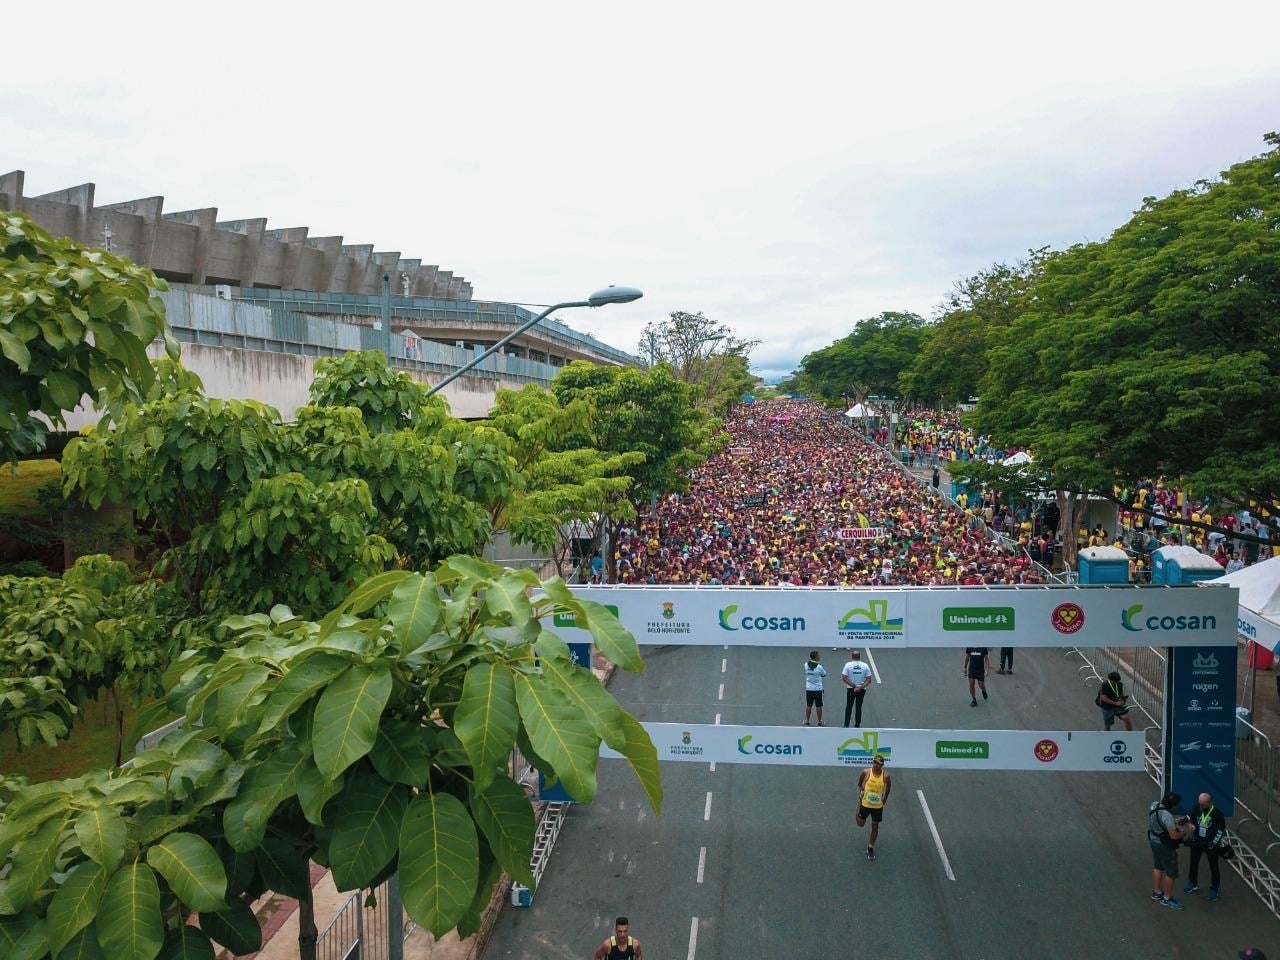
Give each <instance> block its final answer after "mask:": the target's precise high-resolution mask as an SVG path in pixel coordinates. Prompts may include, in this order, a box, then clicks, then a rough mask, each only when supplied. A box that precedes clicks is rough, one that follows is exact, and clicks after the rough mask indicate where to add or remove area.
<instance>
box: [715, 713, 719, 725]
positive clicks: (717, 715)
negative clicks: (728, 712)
mask: <svg viewBox="0 0 1280 960" xmlns="http://www.w3.org/2000/svg"><path fill="white" fill-rule="evenodd" d="M716 726H717V727H718V726H720V714H718V713H717V714H716Z"/></svg>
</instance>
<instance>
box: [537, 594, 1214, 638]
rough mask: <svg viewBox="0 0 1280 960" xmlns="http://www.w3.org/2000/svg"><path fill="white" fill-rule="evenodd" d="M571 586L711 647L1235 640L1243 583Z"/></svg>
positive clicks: (642, 627)
mask: <svg viewBox="0 0 1280 960" xmlns="http://www.w3.org/2000/svg"><path fill="white" fill-rule="evenodd" d="M571 589H572V590H573V592H574V595H575V596H577V597H579V598H581V599H584V600H594V601H597V602H598V603H602V604H604V605H605V606H607V607H609V608H610V609H611V610H613V611H614V612H615V613H616V615H617V617H618V619H619V620H620V621H621V622H622V625H623V626H624V627H626V628H627V629H628V630H630V631H631V633H632V634H633V635H634V636H635V638H636V641H637V642H639V643H641V644H690V645H706V646H711V645H715V644H727V645H729V646H764V647H776V646H792V647H823V646H826V647H969V646H987V647H1005V646H1019V647H1069V646H1088V647H1103V646H1112V647H1116V646H1121V647H1139V646H1141V647H1146V646H1152V647H1186V646H1196V647H1206V646H1208V647H1212V646H1232V645H1234V644H1235V642H1236V614H1237V607H1238V604H1239V591H1238V590H1236V589H1235V588H1232V587H1214V588H1205V587H1197V586H1187V587H1166V586H1144V587H1123V586H1116V587H1113V586H1097V587H1093V586H1085V587H994V588H985V587H903V588H897V589H884V590H875V589H869V588H860V589H849V588H844V589H841V588H826V587H808V588H805V587H798V588H793V589H787V588H781V587H670V586H668V587H640V586H634V587H633V586H625V587H624V586H574V587H572V588H571ZM553 626H554V628H555V629H556V630H557V631H560V630H565V631H573V630H574V629H575V624H574V622H573V618H572V617H571V616H568V615H560V614H557V615H555V616H554V617H553ZM565 639H567V640H568V639H576V637H574V636H571V635H570V634H569V633H566V634H565Z"/></svg>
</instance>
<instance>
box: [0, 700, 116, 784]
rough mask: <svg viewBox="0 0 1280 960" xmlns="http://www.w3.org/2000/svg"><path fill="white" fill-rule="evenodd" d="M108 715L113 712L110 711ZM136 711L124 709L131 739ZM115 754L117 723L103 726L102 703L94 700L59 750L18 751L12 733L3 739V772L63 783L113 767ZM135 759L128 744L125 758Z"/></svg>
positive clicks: (0, 764) (41, 746) (83, 709)
mask: <svg viewBox="0 0 1280 960" xmlns="http://www.w3.org/2000/svg"><path fill="white" fill-rule="evenodd" d="M108 713H110V709H109V708H108ZM136 715H137V711H136V710H134V709H133V708H132V707H126V708H125V714H124V733H125V737H126V738H128V737H129V735H130V733H131V732H132V731H133V721H134V717H135V716H136ZM115 754H116V735H115V723H114V719H113V718H110V717H109V718H108V720H107V722H106V723H103V722H102V702H101V701H99V700H91V701H89V702H88V703H85V704H83V705H82V706H81V707H80V712H79V713H78V714H76V722H75V724H74V725H73V726H72V727H71V737H70V739H67V740H64V741H62V742H61V743H59V744H58V745H57V746H56V747H47V746H45V745H44V744H42V743H40V744H35V745H34V746H30V747H27V748H26V749H24V750H22V751H21V752H19V751H18V748H17V743H16V741H15V738H14V736H13V732H12V731H6V732H5V733H4V734H3V735H2V736H0V771H3V772H4V773H5V774H7V775H8V776H14V777H28V778H30V780H31V782H32V783H36V782H38V781H41V780H63V779H66V778H67V777H78V776H80V775H81V774H82V773H87V772H88V771H90V770H97V769H102V768H104V767H109V766H111V764H112V762H113V761H114V760H115ZM132 755H133V744H132V743H130V742H127V740H126V744H125V748H124V756H125V758H126V759H127V758H128V757H130V756H132Z"/></svg>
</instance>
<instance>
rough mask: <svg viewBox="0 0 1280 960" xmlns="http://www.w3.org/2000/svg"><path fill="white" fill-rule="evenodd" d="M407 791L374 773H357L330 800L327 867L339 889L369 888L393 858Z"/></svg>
mask: <svg viewBox="0 0 1280 960" xmlns="http://www.w3.org/2000/svg"><path fill="white" fill-rule="evenodd" d="M408 806H409V788H408V787H406V786H404V785H403V784H399V783H388V782H387V781H386V780H383V779H382V778H381V777H379V776H377V775H376V774H371V773H364V772H358V773H356V774H355V775H354V776H353V777H352V778H351V780H350V782H349V783H348V784H347V789H346V790H344V791H343V793H342V796H340V797H338V798H337V799H336V800H334V801H333V805H332V807H331V808H330V809H331V812H332V816H333V834H332V836H331V837H330V839H329V865H330V868H331V869H332V870H333V882H334V884H335V885H336V886H337V888H338V889H339V890H355V889H357V888H359V887H368V886H372V883H373V879H374V877H376V876H377V875H378V873H379V872H381V870H382V868H383V867H385V866H386V865H387V864H388V863H390V862H391V859H392V858H393V857H394V856H395V855H396V846H397V844H398V843H399V842H400V823H401V821H402V820H403V819H404V812H405V810H406V808H407V807H408Z"/></svg>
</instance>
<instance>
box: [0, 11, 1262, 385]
mask: <svg viewBox="0 0 1280 960" xmlns="http://www.w3.org/2000/svg"><path fill="white" fill-rule="evenodd" d="M394 6H395V5H393V4H378V5H374V6H372V7H362V6H360V5H349V4H315V3H308V4H277V3H271V2H259V3H256V4H239V3H219V4H217V5H214V6H207V5H200V6H194V5H184V4H173V3H165V4H142V3H128V4H116V5H103V4H101V3H94V4H92V5H90V4H78V3H71V4H64V5H62V6H60V7H59V8H58V11H57V13H56V17H55V18H54V19H49V15H48V13H47V12H41V13H39V15H38V16H37V13H36V10H35V8H34V7H31V6H30V5H26V6H24V7H22V8H21V11H9V12H8V13H7V14H6V16H5V21H6V24H7V26H8V27H9V28H10V34H9V36H10V39H9V41H7V42H6V43H5V55H4V59H5V67H4V71H3V81H0V172H2V171H3V170H11V169H22V170H25V171H26V174H27V178H26V193H27V194H29V195H35V194H38V193H42V192H47V191H52V190H56V189H59V188H62V187H67V186H71V185H74V184H77V183H82V182H85V181H93V182H94V183H96V184H97V202H98V203H111V202H115V201H120V200H127V199H132V198H136V197H144V196H152V195H156V194H161V195H163V196H164V197H165V209H166V210H169V211H174V210H184V209H190V208H194V207H204V206H216V207H218V208H219V217H220V219H240V218H245V217H256V216H265V217H267V218H268V227H288V226H301V225H307V226H310V227H311V234H312V236H325V235H331V234H341V235H343V236H344V237H345V238H346V242H347V243H373V244H374V245H375V246H376V248H377V249H379V250H400V251H402V255H403V256H405V257H417V258H422V259H423V260H424V262H427V263H438V264H439V265H440V266H441V267H442V268H444V269H448V270H452V271H454V273H455V274H461V275H463V276H465V277H466V278H467V279H468V280H470V281H471V283H472V285H473V286H474V289H475V296H476V298H477V299H484V300H507V301H515V302H521V303H531V304H545V303H553V302H555V301H557V300H565V299H577V298H580V297H584V296H585V295H586V294H588V293H589V292H591V291H592V290H594V289H596V288H598V287H601V286H604V285H606V284H609V283H617V284H628V285H632V286H638V287H640V288H641V289H643V290H644V291H645V297H644V299H643V300H640V301H638V302H636V303H633V304H629V305H624V306H613V307H606V308H603V309H602V310H600V311H598V312H591V313H587V312H586V311H573V312H566V313H564V314H561V315H560V319H562V320H564V321H565V322H566V323H569V324H570V325H571V326H574V327H576V328H578V329H580V330H585V331H588V332H590V333H593V334H595V335H596V336H598V337H600V338H601V339H603V340H605V341H606V342H609V343H611V344H613V345H615V346H618V347H621V348H623V349H626V350H630V351H633V352H634V351H636V344H637V341H638V340H639V336H640V331H641V330H642V328H643V327H644V325H645V324H646V323H647V322H650V321H654V320H661V319H663V318H664V317H665V316H666V315H667V314H668V313H669V312H671V311H673V310H688V311H691V312H693V311H702V312H703V313H705V314H706V315H707V316H708V317H710V318H711V319H713V320H715V321H717V322H723V323H725V324H727V325H728V326H729V327H730V328H731V329H732V331H733V332H734V333H735V334H736V335H738V336H740V337H746V338H752V339H759V340H761V341H762V343H761V345H760V346H759V347H758V348H757V349H756V351H755V353H754V354H753V358H752V359H753V363H754V368H755V370H756V372H757V373H759V374H761V375H764V376H770V377H772V376H777V375H780V374H783V373H786V372H788V371H790V370H792V369H793V368H794V367H795V366H796V365H797V364H798V363H799V361H800V359H801V357H803V356H804V355H805V354H806V353H808V352H809V351H811V350H815V349H818V348H821V347H824V346H826V345H828V344H829V343H831V342H832V341H833V340H835V339H838V338H839V337H842V336H844V335H845V334H847V333H848V332H849V331H850V330H851V329H852V328H853V326H854V324H855V323H856V322H857V321H858V320H860V319H862V318H864V317H868V316H873V315H875V314H877V313H880V312H881V311H884V310H912V311H915V312H918V313H921V314H924V315H926V316H928V315H932V313H933V311H934V308H935V307H936V305H937V304H938V303H939V301H941V299H942V298H943V297H944V296H945V294H946V293H947V291H948V289H949V288H950V287H951V285H952V284H953V283H954V282H955V281H956V280H958V279H960V278H962V277H964V276H967V275H970V274H972V273H974V272H976V271H977V270H980V269H982V268H984V267H986V266H989V265H991V264H992V263H994V262H997V261H1001V260H1013V259H1016V258H1018V257H1019V256H1021V255H1022V254H1024V253H1025V252H1026V251H1027V250H1028V249H1029V248H1032V247H1039V246H1043V245H1046V244H1047V245H1051V246H1054V247H1062V246H1066V245H1068V244H1071V243H1075V242H1079V241H1083V240H1099V239H1103V238H1105V237H1106V236H1107V234H1109V233H1110V232H1111V230H1113V229H1115V227H1117V226H1119V225H1120V224H1121V223H1123V222H1124V221H1125V220H1126V219H1128V217H1129V215H1130V214H1131V213H1132V211H1133V210H1134V209H1135V208H1136V207H1137V206H1138V205H1139V204H1140V203H1141V201H1142V198H1143V197H1144V196H1147V195H1156V196H1161V195H1164V194H1166V193H1168V192H1169V191H1170V190H1172V189H1175V188H1178V187H1183V186H1188V185H1190V184H1191V183H1192V182H1194V181H1195V180H1196V179H1199V178H1202V177H1212V176H1214V175H1215V174H1216V173H1217V172H1218V171H1220V170H1222V169H1225V168H1226V167H1227V166H1229V165H1230V164H1232V163H1234V162H1237V161H1239V160H1243V159H1247V158H1248V157H1250V156H1254V155H1256V154H1258V153H1260V152H1262V150H1263V149H1264V144H1263V141H1262V135H1263V134H1264V133H1265V132H1267V131H1269V130H1280V55H1278V54H1277V52H1276V50H1277V47H1276V44H1275V37H1276V36H1277V35H1280V3H1275V2H1267V3H1236V4H1227V5H1225V6H1219V7H1214V8H1209V7H1206V6H1205V5H1204V4H1203V3H1196V4H1190V3H1187V4H1182V3H1159V4H1156V3H1119V2H1115V0H1109V2H1106V3H1088V2H1086V3H1082V2H1076V3H1072V4H1067V5H1063V4H1053V5H1050V4H1035V3H1027V2H1025V0H1023V2H1018V3H982V2H978V3H968V4H956V3H947V4H942V5H937V6H934V5H929V4H896V5H890V4H882V5H876V6H875V7H874V8H873V7H872V6H871V5H870V4H854V3H849V2H844V3H830V4H826V3H822V4H819V3H805V2H792V3H787V4H777V3H771V4H762V3H744V2H736V3H706V2H694V0H683V2H680V3H666V2H648V3H645V4H615V3H602V2H599V0H596V2H592V3H560V2H555V0H547V2H543V3H519V4H517V3H510V4H507V3H503V4H494V3H482V2H472V3H468V4H423V3H417V4H405V5H404V7H403V10H402V12H400V13H398V14H396V13H394V12H390V11H393V8H394ZM24 18H26V19H27V22H25V23H24V22H23V20H24ZM55 20H56V22H55Z"/></svg>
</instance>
